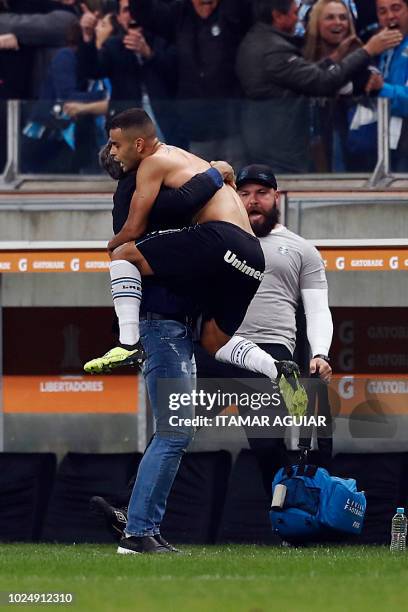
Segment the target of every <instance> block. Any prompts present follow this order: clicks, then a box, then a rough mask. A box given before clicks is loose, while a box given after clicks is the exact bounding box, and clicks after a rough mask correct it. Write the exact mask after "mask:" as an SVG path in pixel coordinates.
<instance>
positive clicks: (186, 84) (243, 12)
mask: <svg viewBox="0 0 408 612" xmlns="http://www.w3.org/2000/svg"><path fill="white" fill-rule="evenodd" d="M130 5H131V11H132V14H133V16H134V18H135V19H136V21H137V22H138V23H140V24H141V25H142V26H143V27H146V28H149V29H150V30H152V31H154V32H156V33H157V34H159V35H160V36H164V37H165V38H166V39H167V40H169V41H171V42H173V43H174V44H175V46H176V55H177V75H178V90H177V96H178V99H179V109H180V115H181V116H182V121H183V126H184V127H185V130H186V137H187V140H188V142H189V143H190V144H189V150H190V151H192V152H193V153H195V154H197V155H199V156H200V157H203V158H204V159H206V160H208V161H209V160H212V159H228V161H230V162H231V163H232V165H233V166H234V167H239V165H241V164H242V159H243V151H242V142H241V139H240V137H239V132H237V127H238V122H237V117H238V113H239V108H238V107H239V98H240V87H239V83H238V79H237V77H236V74H235V71H234V63H235V56H236V51H237V48H238V45H239V43H240V41H241V40H242V37H243V36H244V34H245V32H246V30H247V29H248V27H249V25H250V24H251V21H252V0H239V2H238V1H237V0H181V1H180V2H170V3H169V2H165V1H164V0H131V3H130Z"/></svg>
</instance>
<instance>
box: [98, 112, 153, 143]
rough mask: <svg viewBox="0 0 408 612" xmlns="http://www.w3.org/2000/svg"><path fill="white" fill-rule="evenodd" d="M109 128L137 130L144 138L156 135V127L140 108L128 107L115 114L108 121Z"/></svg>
mask: <svg viewBox="0 0 408 612" xmlns="http://www.w3.org/2000/svg"><path fill="white" fill-rule="evenodd" d="M109 129H110V130H116V129H121V130H131V129H134V130H137V131H138V132H139V133H140V134H141V135H143V136H144V137H145V138H153V137H154V136H156V127H155V125H154V123H153V121H152V120H151V119H150V117H149V115H148V114H147V113H146V111H144V110H143V109H142V108H129V109H128V110H125V111H123V112H121V113H119V114H118V115H115V117H113V119H111V121H110V122H109Z"/></svg>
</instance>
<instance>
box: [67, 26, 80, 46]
mask: <svg viewBox="0 0 408 612" xmlns="http://www.w3.org/2000/svg"><path fill="white" fill-rule="evenodd" d="M81 41H82V30H81V26H80V25H79V22H78V21H74V22H73V23H71V24H70V25H69V26H68V27H67V29H66V31H65V42H66V44H67V46H68V47H79V45H80V44H81Z"/></svg>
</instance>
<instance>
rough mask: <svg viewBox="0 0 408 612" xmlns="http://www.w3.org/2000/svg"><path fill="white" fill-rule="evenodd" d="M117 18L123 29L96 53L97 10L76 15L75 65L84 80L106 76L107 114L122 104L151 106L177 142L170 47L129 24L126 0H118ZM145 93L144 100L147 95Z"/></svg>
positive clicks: (167, 136) (173, 64)
mask: <svg viewBox="0 0 408 612" xmlns="http://www.w3.org/2000/svg"><path fill="white" fill-rule="evenodd" d="M116 18H117V21H118V23H119V25H120V27H121V29H122V33H121V34H120V35H117V36H111V37H110V38H108V39H107V41H106V42H105V43H104V44H103V46H102V48H101V49H100V50H99V51H98V50H97V48H96V45H95V28H96V25H97V21H98V16H97V13H92V12H91V11H85V12H84V14H83V16H82V17H81V21H80V24H81V27H82V34H83V44H82V45H81V46H80V48H79V53H78V64H79V66H80V70H81V73H82V74H83V76H85V77H86V78H105V77H106V78H109V80H110V82H111V86H112V92H111V97H110V104H109V115H110V116H113V115H115V114H117V113H119V112H121V111H122V110H124V109H126V108H130V107H133V106H140V107H141V106H142V104H144V103H145V102H146V103H148V104H150V105H151V107H152V109H153V113H154V116H155V119H156V122H157V124H158V125H159V126H160V129H161V130H162V132H163V134H164V137H165V139H166V140H169V141H171V142H173V144H178V137H177V128H176V116H175V113H174V109H173V107H172V98H174V95H175V82H176V79H175V71H176V61H175V50H174V47H172V46H171V45H169V44H168V43H166V42H165V40H164V39H163V38H160V37H159V36H156V35H153V34H150V33H149V32H146V31H145V30H143V29H142V28H141V27H140V26H139V25H138V24H137V23H135V22H134V20H133V18H132V16H131V14H130V8H129V0H118V2H117V13H116ZM147 96H148V98H147Z"/></svg>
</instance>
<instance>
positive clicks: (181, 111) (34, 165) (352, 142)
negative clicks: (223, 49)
mask: <svg viewBox="0 0 408 612" xmlns="http://www.w3.org/2000/svg"><path fill="white" fill-rule="evenodd" d="M132 107H133V103H132V101H129V102H126V101H120V102H119V103H115V104H113V103H112V109H113V108H114V109H115V110H117V111H121V110H125V109H126V108H132ZM143 107H144V108H145V110H146V111H147V112H148V113H149V114H150V115H151V116H152V118H153V119H154V121H155V123H156V126H157V131H158V136H159V138H160V139H161V140H162V141H164V142H167V143H168V144H171V145H175V146H180V147H182V148H185V149H187V150H189V151H191V152H193V153H195V154H197V155H199V156H201V157H203V158H204V159H207V160H209V161H211V160H213V159H226V160H227V161H229V162H230V163H231V164H232V165H233V166H234V167H235V168H236V169H238V168H240V167H242V166H243V165H245V164H250V163H264V164H269V165H271V166H272V168H273V169H274V171H275V172H276V174H278V175H285V174H291V175H296V174H333V173H341V174H344V173H360V174H361V173H367V174H368V173H372V172H373V170H374V168H375V166H376V163H377V150H378V142H377V100H376V99H374V98H353V97H351V96H338V97H337V98H307V97H304V96H297V97H296V96H293V97H290V98H289V97H288V98H275V99H268V100H244V99H210V100H203V99H200V100H198V99H197V100H175V99H172V100H156V99H155V100H152V99H149V98H148V97H147V96H145V97H144V100H143ZM405 123H406V122H405V121H402V120H401V121H400V122H399V132H398V134H397V136H398V138H397V140H396V136H395V134H396V132H395V127H393V122H391V128H392V130H394V131H393V132H392V135H391V136H392V137H391V138H390V142H391V143H392V145H391V146H392V147H394V148H393V149H392V150H391V160H392V170H393V171H398V172H406V171H408V155H407V154H405V150H408V129H406V125H405ZM107 125H108V123H107V120H106V115H105V114H100V115H95V114H91V112H87V108H86V103H75V102H70V103H69V104H66V103H64V102H61V101H55V100H49V101H44V100H41V101H34V102H33V101H30V102H22V103H21V113H20V129H19V137H20V147H19V151H20V159H19V161H20V172H21V173H22V174H79V175H98V174H99V175H102V176H103V170H102V169H101V167H100V164H99V161H98V152H99V150H100V149H101V147H102V146H103V145H104V144H105V143H106V141H107V138H108V134H107ZM395 143H397V144H395Z"/></svg>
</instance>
